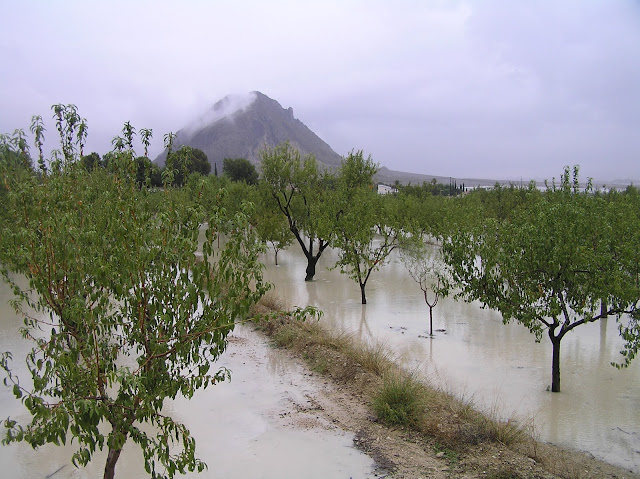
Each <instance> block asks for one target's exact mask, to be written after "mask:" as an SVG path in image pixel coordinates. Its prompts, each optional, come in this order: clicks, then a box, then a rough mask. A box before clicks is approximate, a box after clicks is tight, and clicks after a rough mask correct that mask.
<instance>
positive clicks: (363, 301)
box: [360, 283, 367, 304]
mask: <svg viewBox="0 0 640 479" xmlns="http://www.w3.org/2000/svg"><path fill="white" fill-rule="evenodd" d="M366 286H367V285H366V284H364V283H360V297H361V298H362V304H367V296H366V295H365V294H364V289H365V287H366Z"/></svg>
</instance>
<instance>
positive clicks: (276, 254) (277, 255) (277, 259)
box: [275, 250, 278, 266]
mask: <svg viewBox="0 0 640 479" xmlns="http://www.w3.org/2000/svg"><path fill="white" fill-rule="evenodd" d="M275 251H276V266H278V250H275Z"/></svg>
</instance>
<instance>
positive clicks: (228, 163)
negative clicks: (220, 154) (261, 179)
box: [222, 158, 258, 185]
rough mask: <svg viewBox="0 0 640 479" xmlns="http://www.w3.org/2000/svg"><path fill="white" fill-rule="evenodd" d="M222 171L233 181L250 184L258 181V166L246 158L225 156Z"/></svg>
mask: <svg viewBox="0 0 640 479" xmlns="http://www.w3.org/2000/svg"><path fill="white" fill-rule="evenodd" d="M222 173H223V174H224V175H226V176H228V177H229V179H230V180H231V181H244V182H245V183H247V184H248V185H255V184H257V183H258V172H257V171H256V167H255V166H254V165H253V163H251V162H250V161H249V160H247V159H246V158H225V159H224V160H223V163H222Z"/></svg>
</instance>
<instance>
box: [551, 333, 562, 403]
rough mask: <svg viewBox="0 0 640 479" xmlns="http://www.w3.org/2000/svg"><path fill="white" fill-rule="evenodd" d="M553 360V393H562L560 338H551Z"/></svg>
mask: <svg viewBox="0 0 640 479" xmlns="http://www.w3.org/2000/svg"><path fill="white" fill-rule="evenodd" d="M551 344H552V346H553V360H552V362H551V392H554V393H559V392H560V338H554V337H551Z"/></svg>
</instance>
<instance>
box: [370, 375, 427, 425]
mask: <svg viewBox="0 0 640 479" xmlns="http://www.w3.org/2000/svg"><path fill="white" fill-rule="evenodd" d="M373 408H374V410H375V412H376V414H377V415H378V418H380V420H382V421H383V422H385V423H387V424H390V425H396V426H415V425H417V424H418V423H420V422H421V420H422V416H423V411H424V399H423V394H422V388H421V387H420V385H419V384H418V383H417V382H416V381H415V380H414V379H413V378H412V377H410V376H398V375H397V374H389V375H387V376H386V377H385V378H384V383H383V385H382V389H381V390H380V391H379V392H378V394H377V395H376V396H375V397H374V399H373Z"/></svg>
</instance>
